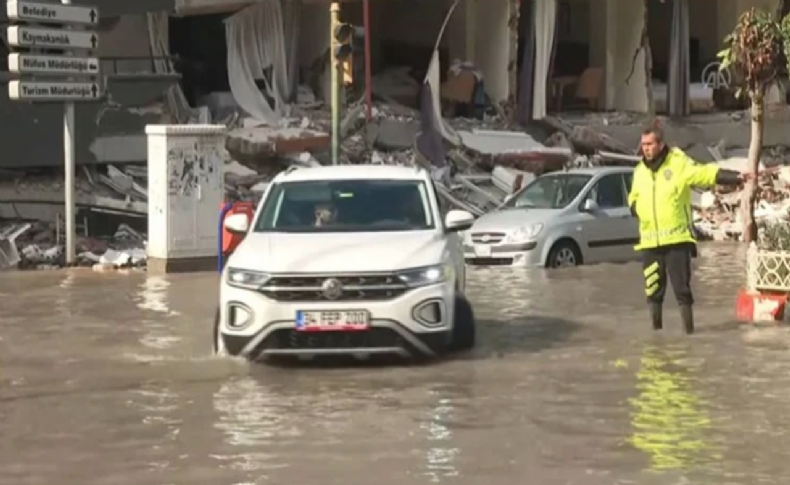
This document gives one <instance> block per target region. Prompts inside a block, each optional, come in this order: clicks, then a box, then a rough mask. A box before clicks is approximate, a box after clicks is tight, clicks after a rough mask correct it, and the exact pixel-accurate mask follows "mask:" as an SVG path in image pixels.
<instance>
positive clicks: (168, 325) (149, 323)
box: [132, 276, 182, 361]
mask: <svg viewBox="0 0 790 485" xmlns="http://www.w3.org/2000/svg"><path fill="white" fill-rule="evenodd" d="M169 287H170V282H169V281H167V280H165V279H164V278H162V277H161V276H149V277H147V278H146V279H145V280H143V282H142V283H141V284H140V289H139V290H138V292H137V294H136V297H135V302H136V303H137V307H138V308H140V309H142V310H147V311H150V312H156V313H160V314H165V315H167V316H177V315H178V313H177V312H174V311H172V310H170V308H169V306H168V303H167V300H168V288H169ZM141 323H142V327H143V335H142V336H141V337H140V339H139V341H140V343H141V344H142V345H143V347H144V348H148V349H152V350H154V351H155V354H154V355H139V354H135V355H133V356H132V357H133V358H134V359H136V360H142V361H150V360H159V359H162V358H165V356H166V352H168V351H170V350H171V349H172V348H173V347H175V346H176V345H178V344H179V343H180V342H181V340H182V339H181V337H179V336H177V335H175V334H174V332H173V330H174V329H173V322H171V321H169V320H161V319H156V318H146V319H144V320H142V322H141Z"/></svg>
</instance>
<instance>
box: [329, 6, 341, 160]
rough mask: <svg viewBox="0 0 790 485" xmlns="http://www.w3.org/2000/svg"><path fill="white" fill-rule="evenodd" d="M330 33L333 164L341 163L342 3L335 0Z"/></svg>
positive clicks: (331, 12) (331, 11)
mask: <svg viewBox="0 0 790 485" xmlns="http://www.w3.org/2000/svg"><path fill="white" fill-rule="evenodd" d="M329 16H330V17H329V22H330V24H329V25H330V26H329V35H330V41H329V45H330V51H331V52H330V53H329V62H330V66H331V80H332V98H331V99H332V165H337V164H338V163H340V161H339V159H340V63H339V62H338V60H337V58H336V52H335V50H336V49H337V44H338V42H337V39H336V38H335V37H336V36H335V29H336V28H337V26H338V24H339V23H340V3H339V2H337V1H333V2H332V4H331V5H330V7H329Z"/></svg>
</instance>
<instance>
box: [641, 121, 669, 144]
mask: <svg viewBox="0 0 790 485" xmlns="http://www.w3.org/2000/svg"><path fill="white" fill-rule="evenodd" d="M642 135H653V136H655V137H656V141H658V142H662V141H664V130H662V129H661V127H659V126H655V125H652V124H651V125H647V126H645V127H644V128H642Z"/></svg>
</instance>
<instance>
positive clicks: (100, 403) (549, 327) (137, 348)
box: [0, 245, 790, 485]
mask: <svg viewBox="0 0 790 485" xmlns="http://www.w3.org/2000/svg"><path fill="white" fill-rule="evenodd" d="M742 260H743V250H742V249H739V248H738V247H737V246H733V245H705V246H704V247H703V248H702V250H701V254H700V258H699V259H698V260H697V261H696V262H695V266H696V274H695V276H696V280H695V290H696V296H697V299H698V306H697V320H698V326H699V327H700V332H699V333H698V334H697V335H695V336H693V337H692V338H688V337H686V336H685V335H683V334H682V332H681V329H680V322H679V318H678V316H677V314H676V313H677V312H676V306H675V304H674V301H673V300H670V301H669V302H668V303H667V309H666V314H667V320H668V321H667V323H666V325H667V330H665V331H664V332H663V333H662V334H655V333H654V332H653V331H652V330H650V329H649V324H648V321H647V318H646V315H645V313H646V310H645V308H644V304H643V293H642V288H641V280H640V278H641V270H640V267H639V266H638V265H637V264H628V265H602V266H590V267H583V268H578V269H573V270H567V271H558V272H553V273H545V272H542V271H536V272H529V273H525V272H523V271H511V270H475V271H473V272H472V275H471V276H470V296H471V299H472V300H473V302H474V304H475V308H476V311H477V314H478V318H479V321H480V331H479V334H480V346H479V348H478V349H477V350H476V351H475V352H474V353H473V354H472V355H470V356H467V357H465V358H457V359H451V360H446V361H443V362H440V363H436V364H433V365H428V366H386V367H382V366H355V367H340V368H292V367H289V368H272V367H265V366H262V365H249V364H247V363H244V362H239V361H236V360H232V359H219V358H214V357H212V356H211V355H210V351H209V348H210V338H211V337H210V333H211V329H210V326H211V315H212V311H213V305H214V300H215V293H216V286H217V281H216V275H213V274H202V275H189V276H176V277H172V278H161V277H146V276H145V275H142V274H138V275H105V274H101V275H100V274H91V273H65V272H52V273H40V272H39V273H23V274H7V275H3V276H2V277H0V297H2V300H0V301H2V303H1V304H0V484H3V485H4V484H9V485H34V484H35V485H38V484H47V485H50V484H62V485H71V484H75V485H76V484H79V485H89V484H97V485H98V484H102V485H107V484H113V485H126V484H129V485H148V484H151V485H168V484H185V485H186V484H206V485H226V484H227V485H231V484H275V485H280V484H283V485H284V484H297V485H311V484H322V485H332V484H343V485H357V484H359V485H363V484H364V485H369V484H372V483H377V484H382V485H387V484H399V485H402V484H431V483H454V484H480V485H493V484H503V485H505V484H506V485H518V484H592V485H597V484H601V485H604V484H607V485H610V484H637V483H638V484H648V485H651V484H682V483H687V484H716V485H724V484H745V485H746V484H748V485H752V484H782V485H786V484H787V483H790V460H788V459H787V456H788V451H787V450H788V449H790V437H788V431H790V417H789V416H790V411H788V408H789V406H788V397H789V396H790V333H789V332H788V330H786V329H782V328H751V327H739V326H738V325H736V324H734V323H733V322H732V315H733V301H734V294H735V290H736V288H737V286H738V285H739V284H740V283H741V282H742V281H743V279H744V275H743V266H742V264H741V261H742Z"/></svg>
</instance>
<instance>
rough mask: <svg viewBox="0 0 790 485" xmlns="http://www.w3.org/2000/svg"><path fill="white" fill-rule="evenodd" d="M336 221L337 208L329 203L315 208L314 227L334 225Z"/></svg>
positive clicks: (320, 204) (317, 205)
mask: <svg viewBox="0 0 790 485" xmlns="http://www.w3.org/2000/svg"><path fill="white" fill-rule="evenodd" d="M336 221H337V208H336V207H335V206H334V204H331V203H319V204H316V206H315V221H314V226H315V227H323V226H329V225H332V224H334V223H335V222H336Z"/></svg>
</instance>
